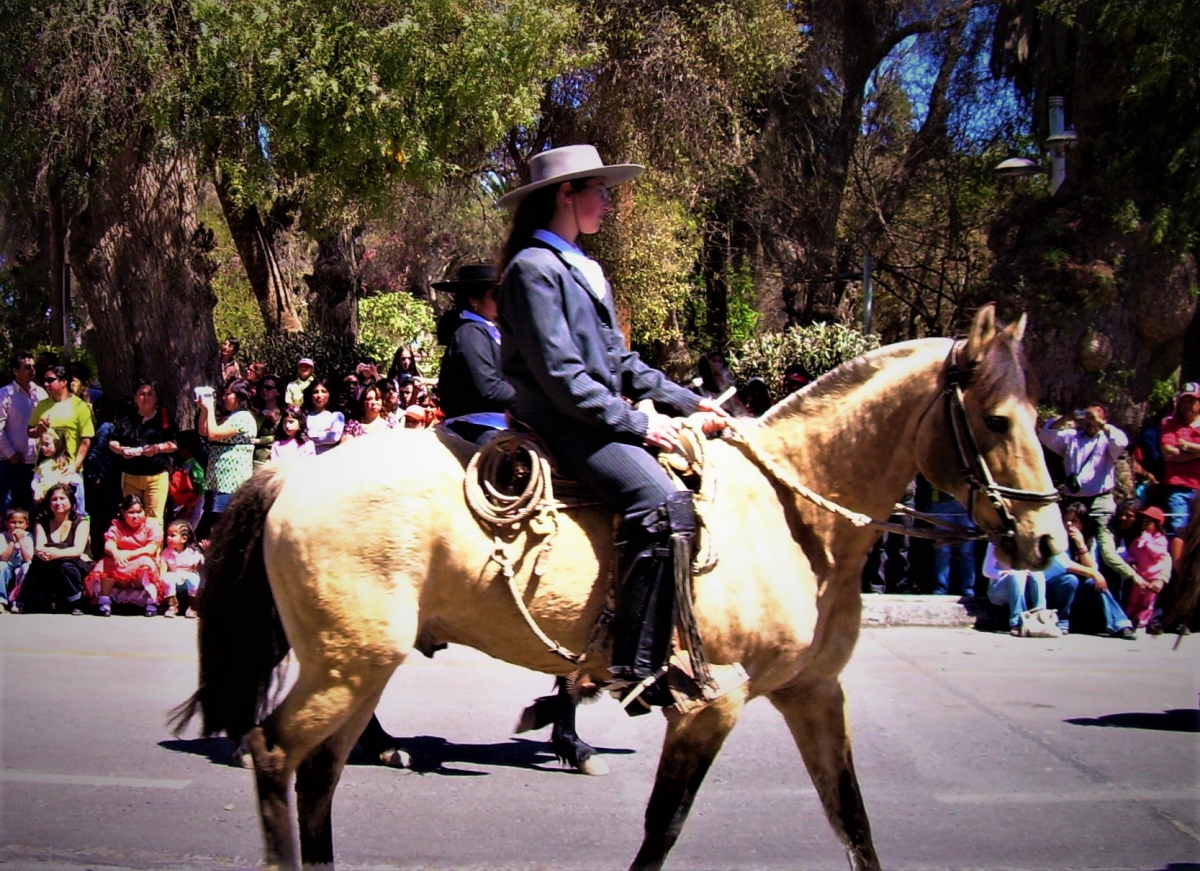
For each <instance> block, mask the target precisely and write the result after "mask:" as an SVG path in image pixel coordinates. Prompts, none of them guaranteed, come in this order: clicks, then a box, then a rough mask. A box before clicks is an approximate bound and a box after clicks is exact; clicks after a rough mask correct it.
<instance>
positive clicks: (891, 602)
mask: <svg viewBox="0 0 1200 871" xmlns="http://www.w3.org/2000/svg"><path fill="white" fill-rule="evenodd" d="M862 606H863V607H862V625H863V626H865V627H881V626H951V627H968V628H969V627H973V626H975V625H976V623H978V622H980V621H981V620H982V621H984V622H988V621H989V620H990V619H991V618H992V617H993V616H994V615H993V614H992V612H991V610H990V603H989V602H988V600H987V599H984V598H980V597H979V596H971V597H966V596H961V597H960V596H917V595H908V594H892V593H863V597H862Z"/></svg>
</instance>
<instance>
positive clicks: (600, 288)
mask: <svg viewBox="0 0 1200 871" xmlns="http://www.w3.org/2000/svg"><path fill="white" fill-rule="evenodd" d="M533 238H535V239H537V240H538V241H539V242H545V243H546V244H547V245H549V246H550V247H551V248H553V249H554V250H555V251H558V252H559V253H560V254H562V256H563V260H565V261H567V263H569V264H570V265H572V266H574V267H575V268H576V269H578V270H579V271H580V272H582V273H583V277H584V278H585V279H587V283H588V287H589V288H590V289H591V291H592V293H593V294H595V296H596V299H598V300H600V301H601V302H603V301H604V299H605V297H607V296H608V279H607V278H605V277H604V267H603V266H601V265H600V264H599V263H597V262H596V261H595V260H593V259H592V258H591V257H588V256H587V255H586V254H584V253H583V249H581V248H579V247H578V246H575V245H572V244H571V243H570V242H568V241H567V240H566V239H564V238H562V237H561V236H559V235H558V234H556V233H551V232H550V231H549V230H534V232H533Z"/></svg>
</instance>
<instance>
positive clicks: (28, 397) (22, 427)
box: [0, 351, 46, 511]
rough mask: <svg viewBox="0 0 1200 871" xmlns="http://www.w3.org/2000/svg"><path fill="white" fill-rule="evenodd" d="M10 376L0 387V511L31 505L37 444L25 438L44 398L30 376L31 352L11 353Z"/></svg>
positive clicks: (32, 364)
mask: <svg viewBox="0 0 1200 871" xmlns="http://www.w3.org/2000/svg"><path fill="white" fill-rule="evenodd" d="M9 368H10V369H11V370H12V376H13V380H12V383H11V384H7V385H5V386H4V387H0V511H3V510H4V509H5V508H7V507H10V506H11V507H13V508H25V509H32V508H33V491H32V489H31V488H32V482H33V468H34V465H35V463H36V461H37V457H36V456H35V452H36V450H37V445H36V444H35V443H34V441H33V440H31V439H30V438H29V422H30V420H31V419H32V417H33V410H34V408H36V407H37V405H38V403H39V402H41V401H42V400H43V399H45V398H46V391H45V390H43V389H42V388H41V387H40V386H38V385H37V384H36V383H34V382H35V379H34V377H33V376H34V374H35V373H36V371H37V370H36V368H35V365H34V360H33V355H32V354H29V353H27V352H24V351H18V352H17V353H16V354H13V357H12V361H11V362H10V364H9Z"/></svg>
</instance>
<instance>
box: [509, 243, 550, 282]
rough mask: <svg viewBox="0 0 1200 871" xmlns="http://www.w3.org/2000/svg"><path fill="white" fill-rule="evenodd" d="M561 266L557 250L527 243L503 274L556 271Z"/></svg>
mask: <svg viewBox="0 0 1200 871" xmlns="http://www.w3.org/2000/svg"><path fill="white" fill-rule="evenodd" d="M561 268H562V261H561V260H559V257H558V254H557V252H555V251H553V250H551V249H550V248H546V247H543V246H541V245H529V246H526V247H525V248H522V249H521V250H520V251H518V252H517V253H516V255H515V256H514V257H513V259H512V260H511V261H509V264H508V267H507V268H506V269H505V276H506V277H511V276H514V275H525V274H529V273H531V272H543V273H547V272H557V271H558V270H560V269H561Z"/></svg>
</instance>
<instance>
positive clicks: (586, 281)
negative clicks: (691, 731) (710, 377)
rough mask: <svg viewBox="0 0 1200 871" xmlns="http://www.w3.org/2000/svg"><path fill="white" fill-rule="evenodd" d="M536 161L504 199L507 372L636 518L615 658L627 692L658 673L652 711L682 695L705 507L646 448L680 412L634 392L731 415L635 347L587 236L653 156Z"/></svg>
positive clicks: (573, 152)
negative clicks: (689, 552) (642, 405)
mask: <svg viewBox="0 0 1200 871" xmlns="http://www.w3.org/2000/svg"><path fill="white" fill-rule="evenodd" d="M529 168H530V175H531V178H532V180H531V181H530V183H529V184H526V185H524V186H522V187H519V188H517V189H516V190H514V191H511V192H510V193H508V194H506V195H505V196H503V197H502V198H501V199H500V201H499V205H500V206H502V207H504V208H507V209H512V210H513V220H512V229H511V231H510V232H509V236H508V240H507V241H506V242H505V244H504V248H503V251H502V254H501V262H500V267H501V269H502V270H503V271H504V272H503V277H502V279H501V282H500V291H499V293H498V295H497V296H498V301H499V307H500V318H499V324H500V333H501V336H502V337H503V340H502V342H501V359H502V361H503V369H504V376H505V379H506V380H507V381H508V382H509V383H510V384H512V385H513V387H514V388H515V390H516V396H515V399H514V413H515V415H516V417H517V419H518V420H520V421H521V422H522V423H524V424H526V425H528V426H529V427H531V428H532V429H533V430H534V431H535V432H537V433H538V435H540V436H541V437H542V438H543V439H545V441H546V443H547V444H548V445H549V447H550V449H551V450H552V451H553V452H554V454H555V455H556V456H557V457H558V460H559V462H560V463H562V464H563V465H565V466H566V467H567V468H569V469H570V470H571V471H572V472H574V473H575V474H576V475H577V476H578V477H579V478H580V479H582V480H583V481H584V482H585V483H587V484H588V485H590V486H591V487H592V489H593V490H594V491H595V493H596V494H597V496H598V497H599V498H600V500H601V501H602V502H603V503H604V504H605V505H606V506H608V507H609V508H610V509H612V510H613V511H614V512H617V513H618V514H620V515H621V516H622V518H623V521H622V524H621V528H620V532H619V533H618V541H619V543H620V544H619V546H620V564H619V566H618V575H617V577H618V579H619V587H618V593H617V614H616V619H615V625H614V636H615V637H614V645H613V664H612V668H611V669H610V672H611V675H612V678H613V682H614V687H613V688H614V689H616V690H617V691H618V692H620V691H621V689H622V688H625V690H626V691H628V690H629V689H630V688H632V687H635V686H637V685H640V684H644V683H645V684H646V686H645V688H644V691H643V692H642V693H641V695H640V700H641V701H642V702H643V704H640V705H637V706H630V707H628V708H627V710H628V711H629V712H630V713H631V714H634V713H646V712H647V711H648V710H649V707H648V705H651V704H654V705H670V704H672V703H673V701H674V700H673V698H672V696H671V695H670V693H669V692H668V691H667V688H666V681H664V680H662V679H661V674H660V672H661V669H662V667H663V666H664V664H666V662H667V657H668V654H669V652H670V651H669V647H670V636H671V632H672V626H673V622H674V617H673V612H674V605H675V602H674V592H675V587H674V570H673V565H672V547H671V537H672V536H673V535H674V536H680V537H683V538H685V539H688V540H689V541H690V539H691V537H693V535H694V531H695V514H694V509H693V506H692V497H691V494H690V493H689V492H687V491H682V492H680V491H677V490H676V489H675V487H673V486H672V484H671V481H670V479H669V478H668V477H667V474H666V472H664V471H663V469H662V468H661V467H660V466H659V464H658V462H657V460H655V458H654V457H653V456H651V455H650V453H649V452H648V451H646V450H645V447H646V446H650V447H656V448H664V449H667V450H673V449H674V448H676V447H677V446H678V444H679V434H680V422H679V420H678V419H675V418H672V417H669V416H668V415H666V414H662V413H660V412H657V411H655V412H650V413H645V412H641V411H638V410H636V409H634V408H633V407H632V406H631V405H630V403H629V402H627V401H626V399H627V398H628V399H630V400H633V401H635V402H636V401H639V400H642V399H651V400H654V401H655V402H659V403H663V404H665V405H668V406H671V407H673V408H675V409H677V410H678V411H680V412H683V413H685V414H689V413H693V412H697V411H704V412H707V413H708V414H707V416H706V417H704V418H703V421H702V426H703V427H704V429H705V430H706V431H710V430H711V431H720V430H721V429H724V427H725V416H724V413H723V412H721V410H720V406H718V405H717V403H716V402H715V400H712V399H701V398H699V397H697V396H695V395H694V394H693V393H691V392H690V391H688V390H685V389H684V388H683V387H680V386H679V385H677V384H674V383H672V382H671V381H670V380H669V379H668V378H667V377H666V376H665V375H664V374H663V373H662V372H660V371H658V370H657V369H653V368H651V367H650V366H647V365H646V364H645V363H643V362H642V361H641V359H640V358H639V357H638V355H637V354H636V353H634V352H633V351H630V350H629V349H628V348H627V347H626V345H625V339H624V337H623V336H622V335H621V332H620V328H619V327H618V325H617V317H616V312H615V310H614V308H613V298H612V289H611V288H610V287H609V284H608V280H607V279H606V278H605V277H604V270H603V269H602V268H601V266H600V264H599V263H597V262H596V261H595V260H592V259H591V258H590V257H588V256H587V255H586V254H585V253H584V252H583V251H582V250H581V249H580V248H579V247H578V246H577V244H576V243H577V241H578V240H579V237H580V236H581V235H591V234H593V233H597V232H599V230H600V225H601V223H602V222H603V221H604V217H605V215H606V214H607V213H608V211H609V209H610V208H611V201H610V194H609V189H610V188H611V187H614V186H616V185H618V184H621V183H622V182H625V181H628V180H630V179H632V178H635V177H636V176H638V175H640V174H641V172H642V169H643V167H641V166H637V165H635V164H614V165H609V166H605V165H604V163H603V162H602V161H601V159H600V155H599V153H598V152H597V151H596V149H595V148H594V147H592V146H591V145H569V146H566V147H563V148H555V149H551V150H550V151H544V152H542V153H541V154H537V155H534V157H533V158H532V159H531V160H530V164H529ZM689 568H690V566H689ZM656 675H659V679H657V680H655V679H654V678H655V676H656ZM646 682H649V683H646Z"/></svg>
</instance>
